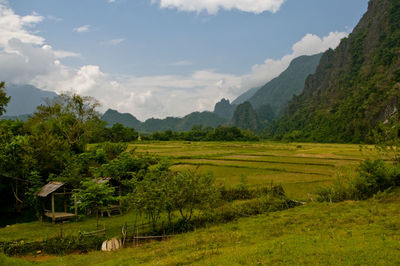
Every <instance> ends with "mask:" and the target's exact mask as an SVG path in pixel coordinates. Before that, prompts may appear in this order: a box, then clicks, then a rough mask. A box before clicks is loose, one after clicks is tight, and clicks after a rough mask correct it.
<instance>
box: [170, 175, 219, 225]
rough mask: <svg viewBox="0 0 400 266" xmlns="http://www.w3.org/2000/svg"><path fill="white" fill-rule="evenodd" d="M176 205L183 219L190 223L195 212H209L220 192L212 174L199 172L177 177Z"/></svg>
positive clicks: (175, 181)
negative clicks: (197, 210)
mask: <svg viewBox="0 0 400 266" xmlns="http://www.w3.org/2000/svg"><path fill="white" fill-rule="evenodd" d="M174 183H175V187H176V188H177V189H176V191H175V193H174V195H173V196H174V205H175V206H176V208H177V209H178V210H179V213H180V214H181V216H182V218H184V219H186V220H187V221H190V220H191V219H192V215H193V211H194V210H195V209H199V210H209V209H210V208H212V207H213V206H214V205H215V204H216V201H217V199H218V191H217V189H216V187H215V186H214V185H213V183H214V177H213V175H212V174H211V173H206V174H199V173H197V171H191V170H188V171H185V172H180V173H178V174H177V175H176V176H175V180H174Z"/></svg>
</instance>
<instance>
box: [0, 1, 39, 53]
mask: <svg viewBox="0 0 400 266" xmlns="http://www.w3.org/2000/svg"><path fill="white" fill-rule="evenodd" d="M41 21H43V17H42V16H39V15H37V14H36V13H32V14H31V15H28V16H19V15H17V14H15V13H14V11H13V10H12V9H10V8H8V7H7V6H6V4H5V1H3V2H0V33H1V34H0V46H1V47H2V48H3V49H5V50H7V51H9V48H10V47H9V46H8V41H9V40H11V39H13V38H15V39H18V40H20V41H21V42H24V43H32V44H37V45H41V44H43V43H44V38H42V37H40V36H37V35H34V34H32V33H30V32H29V28H32V27H33V26H35V25H36V24H37V23H39V22H41Z"/></svg>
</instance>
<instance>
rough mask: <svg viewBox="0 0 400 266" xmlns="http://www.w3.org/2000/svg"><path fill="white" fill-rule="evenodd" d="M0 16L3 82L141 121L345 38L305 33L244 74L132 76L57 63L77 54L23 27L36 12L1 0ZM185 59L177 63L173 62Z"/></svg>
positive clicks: (203, 100) (205, 104) (219, 93)
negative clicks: (21, 12) (71, 97)
mask: <svg viewBox="0 0 400 266" xmlns="http://www.w3.org/2000/svg"><path fill="white" fill-rule="evenodd" d="M3 3H4V2H3ZM0 15H1V16H0V46H1V47H2V48H3V49H0V73H1V75H2V79H3V80H5V81H6V82H11V83H21V84H32V85H35V86H37V87H39V88H41V89H47V90H52V91H57V92H65V91H74V92H77V93H79V94H82V95H88V96H94V97H95V98H97V99H98V100H99V101H100V102H101V103H102V105H103V107H102V108H103V109H102V110H103V111H105V109H107V108H114V109H117V110H119V111H121V112H130V113H132V114H133V115H135V116H137V117H138V118H139V119H141V120H144V119H147V118H149V117H160V118H161V117H165V116H183V115H186V114H188V113H190V112H192V111H204V110H212V109H213V107H214V104H215V103H216V101H218V100H219V99H221V98H223V97H224V98H229V99H233V98H235V97H237V96H238V95H239V94H240V93H242V92H244V91H245V90H247V89H249V88H251V87H253V86H259V85H262V84H264V83H265V82H267V81H269V80H271V79H272V78H274V77H276V76H277V75H279V74H280V73H281V72H282V71H283V70H284V69H285V68H287V66H288V65H289V63H290V61H291V60H293V59H294V58H295V57H298V56H300V55H311V54H315V53H318V52H323V51H325V50H326V49H328V48H335V47H336V46H337V45H338V43H339V41H340V39H341V38H343V37H345V36H346V33H340V32H332V33H330V34H329V35H327V36H325V37H319V36H316V35H313V34H307V35H305V36H304V37H303V38H302V39H301V40H300V41H299V42H297V43H295V44H294V45H293V47H292V51H291V52H290V53H288V54H287V55H285V56H283V57H282V58H280V59H267V60H265V61H264V63H263V64H260V65H255V66H253V67H252V69H251V70H249V73H247V74H244V75H231V74H224V73H217V72H216V71H214V70H199V71H194V72H193V73H192V74H190V75H160V76H143V77H137V76H133V75H110V74H108V73H105V72H103V71H102V70H101V68H100V67H99V66H96V65H85V66H81V67H78V68H73V67H68V66H66V65H64V64H63V63H62V58H65V57H67V56H79V55H78V54H76V53H72V52H68V51H62V50H55V49H53V48H52V47H51V46H50V45H48V44H46V43H45V40H44V38H42V37H40V36H38V35H37V34H34V33H32V32H30V31H29V30H30V29H31V28H32V27H33V26H34V25H36V24H37V23H39V22H41V21H42V20H43V18H42V17H41V16H39V15H38V14H31V15H29V16H25V17H24V16H18V15H16V14H14V12H13V10H11V9H10V8H9V7H7V6H6V5H5V4H2V2H1V0H0ZM117 43H118V42H117ZM189 63H190V62H189V61H180V62H176V63H175V64H176V65H189Z"/></svg>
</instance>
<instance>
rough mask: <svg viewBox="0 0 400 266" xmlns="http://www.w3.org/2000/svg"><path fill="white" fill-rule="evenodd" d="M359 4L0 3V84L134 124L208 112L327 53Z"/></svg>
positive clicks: (270, 0) (268, 0)
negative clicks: (72, 99)
mask: <svg viewBox="0 0 400 266" xmlns="http://www.w3.org/2000/svg"><path fill="white" fill-rule="evenodd" d="M367 6H368V0H350V1H349V0H335V1H332V0H57V1H54V0H0V79H1V80H4V81H5V82H6V83H15V84H31V85H34V86H36V87H38V88H41V89H44V90H50V91H55V92H58V93H60V92H74V93H78V94H80V95H87V96H93V97H95V98H96V99H97V100H98V101H99V102H100V103H101V109H100V111H105V110H106V109H108V108H113V109H116V110H118V111H120V112H129V113H131V114H133V115H134V116H136V117H137V118H138V119H140V120H145V119H148V118H151V117H155V118H164V117H167V116H184V115H186V114H189V113H191V112H193V111H204V110H213V107H214V105H215V103H216V102H218V101H219V100H220V99H222V98H227V99H230V100H231V101H232V100H234V99H235V98H236V97H237V96H239V95H240V94H241V93H243V92H245V91H246V90H248V89H250V88H253V87H258V86H262V85H263V84H265V83H266V82H268V81H270V80H271V79H273V78H274V77H276V76H278V75H279V74H280V73H281V72H282V71H284V70H285V69H286V68H287V67H288V65H289V64H290V61H291V60H293V59H294V58H296V57H298V56H301V55H312V54H316V53H320V52H324V51H326V50H327V49H329V48H335V47H336V46H337V45H338V44H339V42H340V40H341V39H342V38H344V37H346V36H347V35H348V34H349V33H351V31H352V29H353V28H354V27H355V26H356V24H357V22H358V21H359V20H360V18H361V17H362V15H363V13H365V12H366V10H367Z"/></svg>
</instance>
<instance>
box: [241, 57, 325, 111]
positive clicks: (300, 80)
mask: <svg viewBox="0 0 400 266" xmlns="http://www.w3.org/2000/svg"><path fill="white" fill-rule="evenodd" d="M321 57H322V53H321V54H316V55H312V56H300V57H297V58H295V59H293V61H292V62H291V63H290V65H289V67H288V68H287V69H286V70H285V71H283V72H282V73H281V74H280V75H279V76H278V77H276V78H274V79H273V80H271V81H270V82H268V83H267V84H265V85H264V86H263V87H261V88H259V89H258V90H257V91H256V92H255V93H254V95H253V96H252V97H251V98H249V99H248V101H249V102H250V103H251V104H252V106H253V108H254V109H258V108H259V107H261V106H262V105H266V104H269V105H270V106H271V107H272V109H273V111H274V112H275V113H276V114H279V113H281V112H282V110H283V109H284V108H285V107H286V105H287V103H288V102H289V100H290V99H291V98H292V97H293V95H298V94H300V93H302V92H303V89H304V83H305V81H306V78H307V77H308V76H309V75H310V74H314V73H315V70H316V69H317V66H318V64H319V61H320V59H321Z"/></svg>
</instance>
